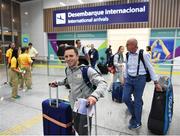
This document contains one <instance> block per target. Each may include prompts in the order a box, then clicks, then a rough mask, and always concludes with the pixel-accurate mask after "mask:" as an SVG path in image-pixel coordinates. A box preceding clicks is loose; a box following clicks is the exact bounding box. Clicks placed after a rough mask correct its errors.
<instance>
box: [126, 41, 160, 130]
mask: <svg viewBox="0 0 180 136" xmlns="http://www.w3.org/2000/svg"><path fill="white" fill-rule="evenodd" d="M126 47H127V51H128V53H127V58H126V70H125V85H124V91H123V101H124V102H125V104H126V106H127V107H128V110H129V112H130V113H131V116H132V117H131V119H130V121H129V126H128V128H129V129H137V128H139V127H140V126H141V125H142V124H141V116H142V106H143V100H142V96H143V92H144V88H145V85H146V74H147V73H146V70H145V68H144V65H143V62H142V61H141V60H140V62H139V63H138V59H139V54H140V51H139V50H138V42H137V40H136V39H134V38H132V39H129V40H128V41H127V43H126ZM143 58H144V62H145V66H146V67H147V68H148V70H149V73H150V76H151V79H152V80H153V81H154V85H155V88H156V90H157V91H161V86H160V85H159V83H158V82H157V76H156V74H155V72H154V69H153V66H152V64H151V61H150V57H149V55H148V54H146V53H145V52H144V53H143ZM131 95H133V97H134V101H132V97H131Z"/></svg>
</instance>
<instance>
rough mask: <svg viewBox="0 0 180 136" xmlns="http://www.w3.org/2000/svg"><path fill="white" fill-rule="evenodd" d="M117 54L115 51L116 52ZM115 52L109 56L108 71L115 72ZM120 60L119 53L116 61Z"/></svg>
mask: <svg viewBox="0 0 180 136" xmlns="http://www.w3.org/2000/svg"><path fill="white" fill-rule="evenodd" d="M116 54H117V53H116ZM116 54H114V55H112V56H111V57H110V59H109V62H108V71H109V72H110V73H113V74H114V73H115V66H114V56H115V55H116ZM119 60H120V55H118V61H119Z"/></svg>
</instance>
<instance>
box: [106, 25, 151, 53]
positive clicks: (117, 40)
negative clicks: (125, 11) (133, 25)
mask: <svg viewBox="0 0 180 136" xmlns="http://www.w3.org/2000/svg"><path fill="white" fill-rule="evenodd" d="M149 35H150V29H149V28H139V29H112V30H108V31H107V36H108V44H109V45H112V51H113V53H116V52H117V50H118V48H119V46H124V47H126V41H127V40H128V39H129V38H136V39H137V41H138V47H139V49H146V46H148V45H149ZM125 51H126V48H125Z"/></svg>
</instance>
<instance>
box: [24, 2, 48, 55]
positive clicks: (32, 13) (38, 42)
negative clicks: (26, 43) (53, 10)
mask: <svg viewBox="0 0 180 136" xmlns="http://www.w3.org/2000/svg"><path fill="white" fill-rule="evenodd" d="M42 9H43V3H42V0H35V1H30V2H24V3H22V4H21V29H22V34H28V35H29V37H30V42H32V43H33V46H34V47H35V48H36V49H37V50H38V52H39V56H47V45H46V44H44V33H43V10H42ZM24 12H28V15H25V14H24Z"/></svg>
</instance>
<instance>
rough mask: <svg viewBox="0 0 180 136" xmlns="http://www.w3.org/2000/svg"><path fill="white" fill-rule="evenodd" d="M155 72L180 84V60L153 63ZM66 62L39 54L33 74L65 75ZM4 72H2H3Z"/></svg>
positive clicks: (2, 65) (2, 66) (4, 68)
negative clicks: (179, 78) (179, 80)
mask: <svg viewBox="0 0 180 136" xmlns="http://www.w3.org/2000/svg"><path fill="white" fill-rule="evenodd" d="M2 56H3V57H2V58H3V59H2V61H1V63H0V70H3V71H6V72H5V73H4V74H3V76H6V77H7V79H6V80H7V81H8V76H7V75H8V72H7V71H8V70H7V65H6V59H5V54H3V55H2ZM153 66H154V68H155V72H156V73H157V74H158V75H167V76H169V77H170V78H172V80H173V82H175V83H176V84H178V85H180V82H178V80H176V79H177V78H178V77H179V76H180V60H169V61H165V62H163V63H153ZM65 67H66V63H65V62H64V60H59V59H58V58H54V59H52V58H49V57H48V56H38V57H36V60H35V62H34V63H33V66H32V74H40V75H47V76H65V72H64V69H65ZM1 74H2V72H1Z"/></svg>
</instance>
